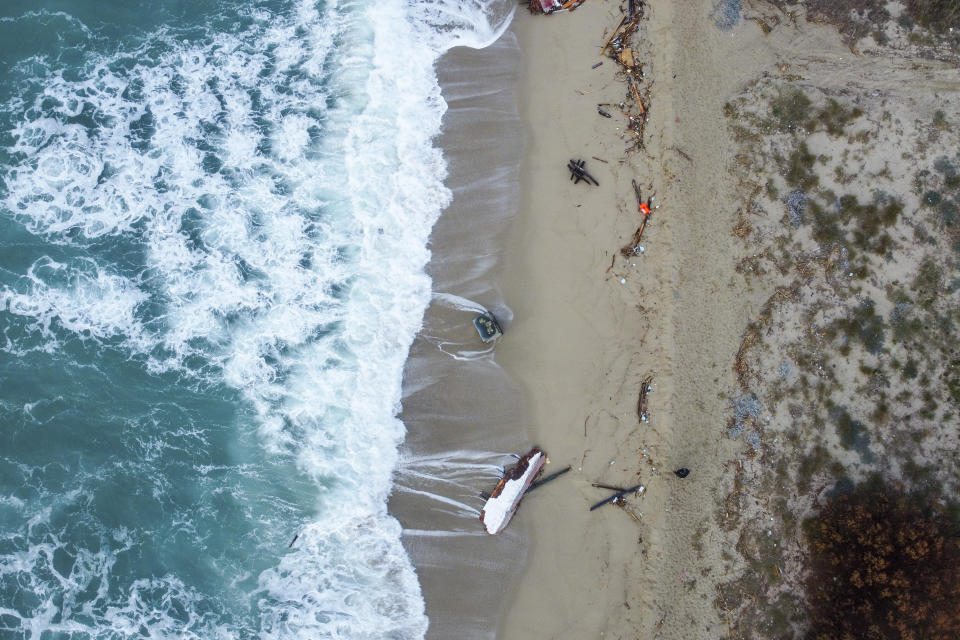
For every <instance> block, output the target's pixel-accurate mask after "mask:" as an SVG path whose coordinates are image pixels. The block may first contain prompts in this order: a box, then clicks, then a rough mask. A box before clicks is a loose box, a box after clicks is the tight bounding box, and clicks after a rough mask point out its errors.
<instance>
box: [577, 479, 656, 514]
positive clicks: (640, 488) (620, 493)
mask: <svg viewBox="0 0 960 640" xmlns="http://www.w3.org/2000/svg"><path fill="white" fill-rule="evenodd" d="M634 491H643V485H642V484H638V485H634V486H632V487H630V488H629V489H624V490H623V491H618V492H617V493H615V494H613V495H612V496H610V497H609V498H607V499H606V500H601V501H600V502H598V503H597V504H595V505H593V506H592V507H590V511H594V510H596V509H599V508H600V507H602V506H603V505H605V504H608V503H610V502H613V501H614V500H616V499H618V498H620V497H621V496H625V495H627V494H628V493H632V492H634Z"/></svg>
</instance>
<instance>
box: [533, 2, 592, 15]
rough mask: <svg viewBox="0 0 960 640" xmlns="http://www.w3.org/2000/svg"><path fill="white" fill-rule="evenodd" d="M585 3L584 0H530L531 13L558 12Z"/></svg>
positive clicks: (570, 9) (572, 8)
mask: <svg viewBox="0 0 960 640" xmlns="http://www.w3.org/2000/svg"><path fill="white" fill-rule="evenodd" d="M581 4H583V0H563V1H561V0H529V2H528V3H527V6H528V7H529V9H530V13H558V12H560V11H573V10H574V9H576V8H577V7H579V6H580V5H581Z"/></svg>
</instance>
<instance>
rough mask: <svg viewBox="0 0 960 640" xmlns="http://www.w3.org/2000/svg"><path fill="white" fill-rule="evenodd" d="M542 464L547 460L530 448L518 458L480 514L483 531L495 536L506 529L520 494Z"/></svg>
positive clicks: (544, 456)
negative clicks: (484, 529)
mask: <svg viewBox="0 0 960 640" xmlns="http://www.w3.org/2000/svg"><path fill="white" fill-rule="evenodd" d="M546 461H547V456H546V455H545V454H544V453H543V451H541V450H540V449H539V447H534V448H533V449H531V450H530V452H529V453H527V455H525V456H523V457H521V458H520V460H518V461H517V464H515V465H513V467H511V468H510V469H508V470H507V471H505V472H504V474H503V477H502V478H500V482H498V483H497V486H496V487H494V489H493V491H492V492H491V493H490V498H489V499H488V500H487V503H486V504H485V505H484V506H483V509H482V510H481V511H480V522H482V523H483V525H484V527H486V530H487V533H489V534H491V535H497V534H498V533H500V532H501V531H503V530H504V529H505V528H506V527H507V524H509V523H510V519H511V518H512V517H513V514H514V512H515V511H516V510H517V507H518V506H519V505H520V500H522V499H523V495H524V493H526V491H527V489H528V488H529V487H530V485H531V484H533V481H534V479H535V478H536V477H537V474H539V473H540V470H541V469H543V465H544V464H545V463H546Z"/></svg>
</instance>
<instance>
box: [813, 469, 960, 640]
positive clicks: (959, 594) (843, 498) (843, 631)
mask: <svg viewBox="0 0 960 640" xmlns="http://www.w3.org/2000/svg"><path fill="white" fill-rule="evenodd" d="M804 529H805V531H806V534H807V540H808V544H809V550H810V556H809V557H810V564H809V566H810V571H809V573H808V575H807V578H806V598H807V606H808V625H809V626H808V629H809V632H808V637H809V638H811V639H815V640H827V639H829V640H853V639H854V638H856V639H864V640H888V639H893V638H897V639H904V640H920V639H924V640H941V639H942V640H946V639H948V638H951V639H953V638H957V637H960V607H957V603H958V602H960V536H958V535H957V533H958V532H957V530H956V528H955V527H954V525H953V523H952V522H951V520H950V519H949V518H948V517H947V515H946V514H945V513H944V512H943V510H942V509H941V508H939V507H938V506H937V504H936V502H935V501H933V500H931V499H929V498H928V497H925V496H920V495H915V494H908V493H906V492H904V491H903V490H902V489H900V488H899V487H896V486H891V485H889V484H887V483H886V482H884V481H883V480H882V479H880V478H879V477H874V478H871V479H870V480H868V481H867V482H864V483H862V484H860V485H857V486H856V487H855V488H854V489H853V490H852V491H851V492H849V493H847V494H845V495H838V496H835V497H833V498H831V499H829V500H828V502H827V503H826V504H824V505H823V506H822V508H821V509H820V511H819V512H818V513H817V514H816V515H815V516H813V517H811V518H810V519H808V520H807V521H806V522H805V523H804Z"/></svg>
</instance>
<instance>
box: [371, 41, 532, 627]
mask: <svg viewBox="0 0 960 640" xmlns="http://www.w3.org/2000/svg"><path fill="white" fill-rule="evenodd" d="M517 56H518V49H517V44H516V38H515V36H514V34H513V32H512V31H510V30H508V31H507V32H506V33H505V34H504V35H503V36H502V37H501V38H500V39H499V40H498V41H497V42H496V43H494V44H492V45H490V46H489V47H486V48H484V49H479V50H476V49H469V48H465V47H458V48H454V49H452V50H451V51H449V52H447V53H446V54H445V55H444V56H443V57H442V58H441V59H440V61H439V62H438V65H437V76H438V79H439V81H440V86H441V90H442V92H443V97H444V99H445V100H446V101H447V104H448V111H447V113H446V114H445V115H444V120H443V131H442V133H441V135H440V136H439V138H438V139H437V141H436V144H437V145H438V146H440V147H441V148H442V149H443V153H444V156H445V158H446V160H447V163H448V176H447V178H446V180H445V184H446V185H447V187H448V188H450V189H451V191H452V192H453V200H452V202H451V204H450V206H449V207H448V208H447V209H446V210H445V211H444V213H443V215H442V216H441V217H440V219H439V220H438V221H437V223H436V225H435V226H434V228H433V231H432V233H431V236H430V248H431V251H432V256H431V260H430V264H429V265H428V273H429V275H430V277H431V279H432V290H433V299H432V301H431V304H430V306H429V307H428V308H427V310H426V312H425V314H424V318H423V326H422V328H421V330H420V332H419V333H418V335H417V338H416V340H415V341H414V344H413V346H412V347H411V350H410V354H409V357H408V359H407V363H406V365H405V368H404V383H403V384H404V391H403V411H402V413H401V414H400V419H401V420H403V422H404V424H405V425H406V427H407V437H406V439H405V441H404V444H403V446H402V448H401V463H400V468H399V469H398V471H397V476H396V482H395V486H394V491H393V494H392V496H391V498H390V503H389V510H390V512H391V514H393V515H394V516H395V517H396V518H397V519H398V520H399V521H400V523H401V524H402V525H403V528H404V531H403V541H404V547H405V548H406V550H407V552H408V554H409V555H410V557H411V559H412V560H413V563H414V566H415V567H416V570H417V574H418V578H419V580H420V585H421V590H422V594H423V597H424V600H425V602H426V610H427V615H428V617H429V619H430V627H429V629H428V631H427V636H426V637H427V638H430V639H433V638H436V639H437V640H446V639H447V638H453V637H456V638H462V639H464V640H471V639H474V638H476V639H478V640H479V639H481V638H489V637H491V635H492V634H493V633H494V627H495V624H494V622H493V621H494V620H495V619H497V618H499V617H502V615H503V613H502V612H503V608H504V606H505V593H504V591H503V589H502V585H503V583H504V582H508V583H509V582H512V581H514V580H515V579H516V578H517V575H518V573H519V571H520V567H522V566H523V564H524V558H525V554H526V548H527V545H526V541H525V535H524V532H523V529H522V528H520V527H516V526H512V527H510V528H508V530H507V531H505V532H504V533H502V534H501V535H499V536H490V535H488V534H486V533H485V532H484V531H483V526H482V524H481V523H480V522H479V520H478V517H479V513H480V508H481V507H482V506H483V499H482V498H481V497H480V492H481V491H483V490H487V491H489V490H490V489H492V488H493V486H494V485H495V484H496V482H497V479H498V477H499V473H500V469H501V466H503V465H509V464H510V463H511V462H512V459H511V458H509V457H508V454H510V453H513V452H516V451H521V450H525V449H529V446H530V441H529V436H528V433H527V431H526V429H525V428H524V425H525V424H526V422H527V421H526V420H525V418H524V415H525V411H526V407H525V403H524V398H523V396H522V394H521V391H520V388H519V387H518V385H517V383H516V382H515V381H514V380H513V379H511V378H510V377H509V376H508V375H507V374H506V373H505V372H504V370H503V369H502V368H501V367H500V366H499V364H498V363H497V352H496V346H495V345H492V344H491V345H484V344H483V343H482V342H481V341H480V339H479V337H478V336H477V333H476V331H475V329H474V327H473V324H472V321H473V317H474V316H475V315H476V314H477V313H478V312H479V311H480V310H482V309H489V310H491V311H493V312H494V313H495V314H496V316H497V318H498V319H499V320H500V322H501V324H502V325H504V327H505V329H506V331H507V333H509V332H510V320H511V318H512V312H511V309H510V307H509V306H508V305H507V302H506V301H505V300H504V297H503V295H502V292H501V281H502V280H503V279H504V275H503V273H504V272H503V266H502V260H501V256H502V254H503V252H504V249H503V247H504V246H505V244H506V242H507V241H506V239H507V234H508V233H509V232H510V229H511V228H512V225H513V224H514V218H515V216H516V213H517V207H518V196H519V178H518V175H517V166H518V165H519V162H520V157H521V151H522V130H521V125H520V120H519V114H518V113H517V106H516V105H517V90H518V78H517V70H516V59H517Z"/></svg>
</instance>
